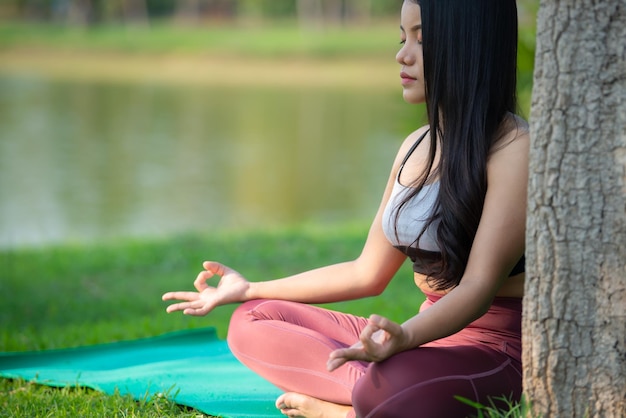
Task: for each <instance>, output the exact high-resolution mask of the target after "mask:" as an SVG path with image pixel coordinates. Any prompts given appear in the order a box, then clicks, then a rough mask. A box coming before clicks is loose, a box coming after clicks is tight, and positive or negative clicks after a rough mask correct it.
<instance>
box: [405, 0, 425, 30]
mask: <svg viewBox="0 0 626 418" xmlns="http://www.w3.org/2000/svg"><path fill="white" fill-rule="evenodd" d="M421 23H422V13H421V8H420V6H419V5H418V4H417V3H415V2H413V1H410V0H405V1H404V2H403V3H402V11H401V13H400V28H401V29H402V30H404V31H407V32H408V31H411V30H417V28H416V27H417V26H419V25H421Z"/></svg>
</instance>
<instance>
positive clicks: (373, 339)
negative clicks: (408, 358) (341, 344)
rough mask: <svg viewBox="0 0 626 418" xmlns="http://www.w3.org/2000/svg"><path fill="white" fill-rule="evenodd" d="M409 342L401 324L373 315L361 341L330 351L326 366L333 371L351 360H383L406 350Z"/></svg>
mask: <svg viewBox="0 0 626 418" xmlns="http://www.w3.org/2000/svg"><path fill="white" fill-rule="evenodd" d="M407 343H408V337H407V335H406V332H405V331H404V329H403V328H402V326H401V325H400V324H398V323H396V322H393V321H391V320H389V319H387V318H383V317H382V316H379V315H372V316H370V317H369V321H368V324H367V326H366V327H365V328H364V329H363V331H362V332H361V335H360V336H359V341H358V342H357V343H355V344H353V345H352V346H350V347H348V348H340V349H338V350H335V351H333V352H332V353H330V356H329V358H328V362H327V363H326V368H327V369H328V370H330V371H332V370H335V369H336V368H338V367H340V366H341V365H343V364H344V363H346V362H347V361H351V360H359V361H368V362H378V361H383V360H385V359H386V358H389V357H391V356H392V355H394V354H396V353H398V352H400V351H403V350H405V349H406V348H405V346H406V344H407Z"/></svg>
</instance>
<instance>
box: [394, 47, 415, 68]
mask: <svg viewBox="0 0 626 418" xmlns="http://www.w3.org/2000/svg"><path fill="white" fill-rule="evenodd" d="M396 62H397V63H398V64H400V65H407V66H410V65H413V64H415V59H414V58H413V55H412V54H411V52H410V50H409V48H408V44H407V43H405V44H403V45H402V48H400V50H399V51H398V53H397V54H396Z"/></svg>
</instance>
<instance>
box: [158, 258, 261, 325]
mask: <svg viewBox="0 0 626 418" xmlns="http://www.w3.org/2000/svg"><path fill="white" fill-rule="evenodd" d="M202 266H203V267H204V269H205V270H204V271H202V272H200V274H198V277H197V278H196V280H195V282H194V283H193V285H194V287H195V288H196V290H197V292H168V293H166V294H164V295H163V297H162V299H163V300H181V301H184V302H179V303H175V304H173V305H170V306H168V307H167V312H168V313H171V312H176V311H183V313H184V314H185V315H194V316H202V315H206V314H208V313H209V312H211V311H212V310H213V309H214V308H215V307H217V306H220V305H225V304H228V303H235V302H244V301H245V300H247V299H246V292H247V291H248V289H249V287H250V283H249V282H248V281H247V280H246V279H245V278H244V277H243V276H242V275H241V274H239V273H238V272H236V271H235V270H233V269H231V268H229V267H226V266H225V265H223V264H220V263H216V262H213V261H205V262H204V263H202ZM214 275H218V276H220V277H221V279H220V281H219V283H218V284H217V286H215V287H212V286H209V285H208V284H207V280H209V279H210V278H211V277H213V276H214Z"/></svg>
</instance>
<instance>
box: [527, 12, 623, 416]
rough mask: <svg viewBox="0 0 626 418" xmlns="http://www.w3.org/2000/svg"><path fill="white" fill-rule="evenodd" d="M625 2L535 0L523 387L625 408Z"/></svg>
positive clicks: (536, 402) (541, 395) (543, 402)
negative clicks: (538, 7) (536, 16)
mask: <svg viewBox="0 0 626 418" xmlns="http://www.w3.org/2000/svg"><path fill="white" fill-rule="evenodd" d="M625 28H626V0H607V1H597V0H542V1H541V5H540V9H539V14H538V21H537V47H536V48H537V49H536V59H535V74H534V87H533V101H532V110H531V117H530V119H531V138H532V145H531V154H530V179H529V188H528V192H529V194H528V223H527V236H526V241H527V246H526V254H527V268H526V270H527V272H526V275H527V281H526V296H525V297H524V319H523V345H524V351H523V363H524V391H525V394H526V397H527V398H528V399H529V400H530V401H531V402H532V404H533V410H534V412H535V413H536V414H537V413H538V414H542V416H543V417H544V418H549V417H615V418H623V417H626V406H625V402H626V401H625V399H626V348H625V346H626V312H625V311H626V267H625V265H626V104H625V102H624V99H625V97H626V96H625V95H626V90H625V84H626V83H625V81H626V67H625V64H624V63H625V55H626V53H625V51H626V49H625V46H626V42H625V40H626V30H625Z"/></svg>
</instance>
